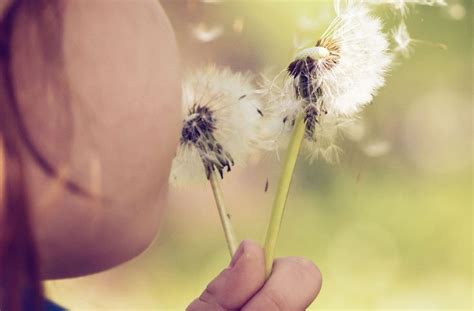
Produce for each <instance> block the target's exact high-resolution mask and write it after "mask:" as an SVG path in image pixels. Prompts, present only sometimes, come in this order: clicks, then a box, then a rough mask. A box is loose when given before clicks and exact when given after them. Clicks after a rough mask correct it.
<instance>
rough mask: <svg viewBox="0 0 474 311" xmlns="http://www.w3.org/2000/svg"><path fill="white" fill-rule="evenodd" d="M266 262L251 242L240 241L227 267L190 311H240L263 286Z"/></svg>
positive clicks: (261, 251) (261, 253)
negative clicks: (231, 310) (230, 310)
mask: <svg viewBox="0 0 474 311" xmlns="http://www.w3.org/2000/svg"><path fill="white" fill-rule="evenodd" d="M264 282H265V261H264V254H263V250H262V248H261V247H260V246H259V245H257V244H256V243H255V242H252V241H243V242H242V243H241V244H240V247H239V248H238V249H237V251H236V253H235V255H234V258H233V259H232V262H231V264H230V266H229V267H228V268H227V269H225V270H224V271H222V272H221V273H220V274H219V275H218V276H217V277H216V278H215V279H214V280H213V281H212V282H211V283H210V284H209V285H208V286H207V288H206V290H205V291H204V293H203V294H202V295H201V296H200V297H199V298H198V299H196V300H195V301H194V302H193V303H192V304H191V305H190V306H189V307H188V310H189V311H191V310H192V311H199V310H227V309H239V308H241V307H242V305H243V304H245V302H247V301H248V300H249V299H250V298H251V297H252V296H253V295H255V293H256V292H257V291H258V290H259V289H260V288H261V287H262V286H263V284H264Z"/></svg>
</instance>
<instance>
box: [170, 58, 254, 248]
mask: <svg viewBox="0 0 474 311" xmlns="http://www.w3.org/2000/svg"><path fill="white" fill-rule="evenodd" d="M254 94H255V89H254V87H253V86H252V83H251V77H250V76H249V75H245V74H240V73H233V72H232V71H230V70H229V69H217V68H216V67H207V68H205V69H203V70H198V71H195V72H193V73H192V74H190V75H189V76H187V77H186V78H185V81H184V82H183V101H182V105H183V125H182V131H181V138H180V145H179V147H178V150H177V154H176V157H175V158H174V160H173V163H172V168H171V174H170V183H171V184H173V185H183V184H186V183H188V182H190V181H193V180H194V181H197V180H204V179H206V178H207V179H208V180H209V181H210V183H211V187H212V190H213V192H214V197H215V200H216V205H217V207H218V210H219V215H220V217H221V222H222V225H223V227H224V232H225V235H226V240H227V242H228V246H229V250H230V251H231V254H232V253H234V251H235V248H236V239H235V234H234V231H233V229H232V226H231V224H230V218H229V214H228V213H227V211H226V210H225V207H224V204H223V198H222V193H221V190H220V187H219V177H220V178H223V177H224V173H225V172H229V171H231V169H232V167H233V166H234V165H236V164H244V163H245V160H246V158H247V157H249V156H250V155H251V154H253V153H255V152H257V151H258V148H257V147H258V146H259V140H260V134H259V133H260V130H259V129H260V120H261V118H262V114H263V113H262V111H261V107H260V102H259V101H258V99H257V97H256V96H254Z"/></svg>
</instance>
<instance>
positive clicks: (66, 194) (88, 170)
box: [0, 0, 180, 299]
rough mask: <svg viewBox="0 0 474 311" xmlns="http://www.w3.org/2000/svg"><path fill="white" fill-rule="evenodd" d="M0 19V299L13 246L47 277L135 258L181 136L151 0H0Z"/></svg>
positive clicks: (172, 52)
mask: <svg viewBox="0 0 474 311" xmlns="http://www.w3.org/2000/svg"><path fill="white" fill-rule="evenodd" d="M0 20H1V21H0V131H1V132H0V136H1V141H2V144H1V145H2V148H0V152H2V154H3V158H5V161H0V165H2V167H3V168H6V170H0V180H4V184H5V187H2V189H0V193H2V194H3V195H0V198H3V200H2V202H1V204H0V222H1V224H2V226H0V256H1V257H0V258H1V262H0V265H2V270H0V292H1V291H2V286H3V287H4V288H5V284H2V282H5V281H4V280H5V278H6V277H8V275H7V274H6V272H5V271H10V270H12V269H11V266H9V267H6V265H7V264H8V260H11V259H12V258H13V257H12V256H14V255H15V254H12V253H8V251H7V247H9V246H11V247H12V248H11V249H14V250H15V252H18V256H19V257H18V258H31V260H34V257H35V256H34V255H35V254H34V245H36V248H37V249H38V253H39V259H40V260H39V267H40V271H41V275H42V277H46V278H60V277H68V276H77V275H83V274H88V273H93V272H97V271H101V270H104V269H107V268H110V267H112V266H114V265H117V264H119V263H121V262H124V261H126V260H128V259H130V258H133V257H134V256H136V255H137V254H139V253H140V252H142V251H143V250H144V249H145V248H146V247H147V246H148V245H149V244H150V242H151V241H152V239H153V238H154V236H155V233H156V230H157V228H158V225H159V223H160V220H161V218H162V217H161V216H162V208H163V206H164V193H165V192H166V184H167V179H168V171H169V165H170V161H171V159H172V157H173V156H174V152H175V147H176V143H177V138H178V127H179V100H180V82H179V77H180V70H179V63H178V56H177V48H176V44H175V41H174V36H173V32H172V29H171V26H170V25H169V22H168V20H167V18H166V16H165V15H164V12H163V11H162V9H161V7H160V6H159V5H158V4H157V3H156V2H153V1H122V2H113V5H111V3H110V2H107V1H102V2H101V1H74V2H71V1H60V0H57V1H52V0H40V1H39V0H11V1H6V0H0ZM2 150H3V151H2ZM1 158H2V157H1V156H0V159H1ZM2 162H3V163H2ZM4 171H5V172H4ZM1 185H2V182H0V186H1ZM26 194H28V195H26ZM28 215H29V217H28ZM30 225H31V226H30ZM30 230H31V234H30ZM33 241H34V242H35V243H32V242H33ZM16 264H17V268H16V271H18V272H20V270H23V271H22V273H23V272H25V271H24V270H25V269H26V268H27V267H29V266H34V265H32V264H31V263H26V262H16ZM2 272H3V273H2ZM28 274H31V273H29V272H28V271H26V273H25V274H24V275H28ZM33 274H34V273H33ZM2 279H3V280H2ZM18 280H19V279H18ZM0 299H1V298H0Z"/></svg>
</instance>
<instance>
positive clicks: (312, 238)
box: [48, 0, 473, 310]
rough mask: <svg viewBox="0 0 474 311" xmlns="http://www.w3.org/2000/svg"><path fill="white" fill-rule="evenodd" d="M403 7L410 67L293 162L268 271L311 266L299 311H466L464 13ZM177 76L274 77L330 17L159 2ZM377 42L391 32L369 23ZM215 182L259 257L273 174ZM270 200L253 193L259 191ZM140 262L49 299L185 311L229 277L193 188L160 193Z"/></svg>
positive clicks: (451, 3)
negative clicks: (352, 122) (153, 234)
mask: <svg viewBox="0 0 474 311" xmlns="http://www.w3.org/2000/svg"><path fill="white" fill-rule="evenodd" d="M447 3H448V5H447V6H442V7H440V6H432V7H431V6H422V5H418V6H409V12H408V14H407V17H406V24H407V28H408V31H409V32H410V35H411V36H412V38H413V41H412V42H411V47H412V48H411V51H410V56H409V57H408V58H404V57H401V56H400V57H397V59H396V65H395V66H394V68H393V70H392V71H391V73H390V75H389V77H388V80H387V85H386V86H385V87H384V88H383V89H382V90H381V92H380V94H379V95H378V96H377V97H376V99H375V101H374V103H373V105H370V106H368V107H367V109H365V111H364V113H363V115H362V120H361V123H360V124H359V125H358V126H357V127H355V128H354V129H353V131H352V134H351V135H350V137H348V138H346V139H345V140H344V141H343V142H342V143H341V147H342V148H343V150H344V152H343V154H342V156H341V160H340V163H338V164H336V165H329V164H327V163H324V162H322V161H315V162H313V163H312V164H309V163H308V162H307V161H300V162H299V163H298V166H297V170H296V173H295V180H294V184H293V187H292V191H291V192H290V196H289V199H288V208H287V212H286V215H285V219H284V223H283V228H282V232H281V236H280V240H279V245H278V248H277V255H278V256H287V255H298V256H305V257H308V258H310V259H311V260H313V261H314V262H316V263H317V265H318V266H319V267H320V270H321V271H322V274H323V277H324V284H323V289H322V291H321V293H320V295H319V297H318V299H317V300H316V302H314V303H313V305H312V307H311V308H312V309H317V310H329V309H343V310H349V309H360V310H387V309H391V310H393V309H402V310H421V309H426V310H471V309H472V295H473V290H472V268H473V265H472V240H473V235H472V221H473V217H472V206H473V204H472V203H473V201H472V173H473V172H472V164H473V161H472V160H473V158H472V143H473V139H472V138H473V137H472V104H473V103H472V82H473V81H472V69H473V67H472V57H473V53H472V38H473V34H472V13H473V12H472V2H471V0H465V1H461V0H459V1H456V0H447ZM162 4H163V6H164V8H165V10H166V11H167V13H168V15H169V17H170V20H171V22H172V24H173V26H174V27H175V31H176V34H177V38H178V42H179V45H180V48H181V56H182V60H183V63H184V67H185V68H194V67H196V66H200V65H205V64H208V63H217V64H219V65H223V66H230V67H231V68H233V69H235V70H243V71H247V70H249V71H252V72H256V73H259V72H266V73H271V72H279V71H280V70H281V69H282V68H284V67H285V66H286V65H287V64H288V62H289V61H290V59H291V57H292V55H293V53H294V51H295V48H296V47H298V46H304V45H311V44H312V43H314V42H315V41H316V39H317V38H318V35H320V34H321V33H322V32H323V31H324V29H325V27H327V25H328V24H329V22H330V21H331V19H332V18H333V17H334V9H333V6H332V3H331V2H330V1H322V0H321V1H317V0H316V1H301V2H300V1H290V0H288V1H264V0H261V1H259V0H253V1H250V0H248V1H215V0H214V1H209V0H208V1H184V0H182V1H173V0H167V1H162ZM376 12H377V13H378V14H379V16H381V17H382V18H383V19H384V21H385V22H386V26H387V31H390V30H389V29H391V28H393V27H396V26H397V25H398V24H399V22H400V14H399V13H398V11H396V10H395V9H394V8H393V7H390V6H383V7H378V8H377V10H376ZM261 160H263V161H260V162H258V163H256V164H251V165H249V166H248V167H247V168H244V169H240V170H236V172H235V173H233V174H229V175H228V176H227V177H226V178H225V180H224V182H223V187H224V192H225V195H226V199H227V201H228V206H229V208H230V210H231V213H232V219H233V221H234V225H235V226H236V229H237V231H238V235H239V237H240V238H242V239H253V240H257V241H262V239H263V236H264V232H265V227H266V223H267V220H268V217H269V212H270V207H271V202H272V196H273V194H274V192H275V184H276V182H277V177H278V170H279V162H278V159H277V157H276V155H275V154H267V155H265V156H264V157H263V159H261ZM267 179H268V181H269V189H268V191H267V192H265V191H264V190H265V189H264V188H265V184H266V181H267ZM170 205H171V208H170V209H169V211H168V215H167V218H166V221H165V224H164V227H163V229H162V231H161V233H160V235H159V237H158V239H157V240H156V241H155V243H154V244H153V246H152V247H151V248H150V249H149V250H148V251H147V252H146V253H145V254H143V255H142V256H140V257H139V258H137V259H135V260H133V261H132V262H130V263H127V264H124V265H122V266H121V267H118V268H116V269H113V270H111V271H109V272H105V273H101V274H97V275H94V276H89V277H85V278H80V279H74V280H66V281H56V282H49V283H48V293H49V296H50V297H51V298H53V299H54V300H56V301H57V302H59V303H60V304H62V305H64V306H66V307H69V308H72V309H73V310H96V309H97V310H100V309H107V310H140V309H153V310H183V309H184V308H185V306H186V305H187V304H189V302H191V301H192V300H193V299H194V298H195V297H197V296H198V295H199V294H200V292H201V291H202V290H203V289H204V288H205V286H206V284H207V283H208V282H209V281H210V280H211V279H212V278H213V277H214V276H215V275H216V274H217V273H218V272H219V271H220V270H222V269H223V268H224V267H225V266H226V265H227V264H228V262H229V257H228V253H227V249H226V246H225V242H224V238H223V235H222V232H221V227H220V223H219V219H218V214H217V211H216V209H215V207H214V202H213V198H212V193H211V191H210V189H209V188H208V187H207V185H202V186H199V185H197V186H196V187H194V188H192V189H182V190H172V192H171V195H170Z"/></svg>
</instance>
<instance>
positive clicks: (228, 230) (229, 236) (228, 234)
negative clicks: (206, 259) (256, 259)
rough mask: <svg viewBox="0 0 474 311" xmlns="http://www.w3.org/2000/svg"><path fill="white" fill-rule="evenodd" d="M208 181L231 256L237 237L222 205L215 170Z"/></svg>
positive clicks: (220, 191) (228, 215)
mask: <svg viewBox="0 0 474 311" xmlns="http://www.w3.org/2000/svg"><path fill="white" fill-rule="evenodd" d="M209 182H210V183H211V188H212V192H213V193H214V199H215V201H216V206H217V210H218V212H219V217H220V219H221V223H222V228H223V229H224V235H225V240H226V242H227V247H228V248H229V252H230V256H231V257H232V256H233V255H234V253H235V251H236V249H237V238H236V236H235V231H234V228H233V226H232V222H231V221H230V214H229V213H228V212H227V210H226V208H225V205H224V198H223V195H222V190H221V187H220V183H219V177H218V176H217V173H216V172H215V171H213V172H212V173H211V175H210V176H209Z"/></svg>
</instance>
